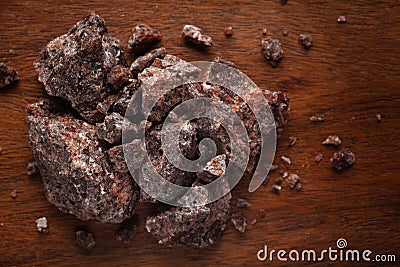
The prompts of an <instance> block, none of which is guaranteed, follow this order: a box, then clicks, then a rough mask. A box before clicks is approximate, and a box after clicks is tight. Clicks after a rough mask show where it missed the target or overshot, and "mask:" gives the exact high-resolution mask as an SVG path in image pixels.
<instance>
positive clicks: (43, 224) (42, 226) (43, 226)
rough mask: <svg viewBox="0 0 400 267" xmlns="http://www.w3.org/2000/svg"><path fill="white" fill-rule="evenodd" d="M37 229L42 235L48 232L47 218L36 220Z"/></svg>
mask: <svg viewBox="0 0 400 267" xmlns="http://www.w3.org/2000/svg"><path fill="white" fill-rule="evenodd" d="M36 228H37V230H38V231H39V232H41V233H46V232H48V225H47V218H46V217H42V218H39V219H37V220H36Z"/></svg>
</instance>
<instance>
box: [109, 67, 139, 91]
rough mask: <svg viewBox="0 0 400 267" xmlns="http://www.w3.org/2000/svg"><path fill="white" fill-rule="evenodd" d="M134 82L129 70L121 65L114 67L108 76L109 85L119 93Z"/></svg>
mask: <svg viewBox="0 0 400 267" xmlns="http://www.w3.org/2000/svg"><path fill="white" fill-rule="evenodd" d="M133 81H134V79H133V76H132V74H131V72H130V70H129V68H127V67H122V66H120V65H116V66H114V67H113V68H112V69H111V70H110V72H109V73H108V74H107V83H108V84H110V85H112V86H113V87H114V89H115V90H117V91H119V90H120V89H122V88H123V87H124V86H125V85H128V84H130V83H131V82H133Z"/></svg>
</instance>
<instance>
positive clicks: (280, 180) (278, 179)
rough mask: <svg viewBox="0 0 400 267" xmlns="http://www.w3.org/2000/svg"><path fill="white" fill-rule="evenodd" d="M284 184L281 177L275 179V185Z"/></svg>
mask: <svg viewBox="0 0 400 267" xmlns="http://www.w3.org/2000/svg"><path fill="white" fill-rule="evenodd" d="M282 182H283V179H282V178H281V177H278V178H276V179H275V184H276V185H281V184H282Z"/></svg>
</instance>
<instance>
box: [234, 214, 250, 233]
mask: <svg viewBox="0 0 400 267" xmlns="http://www.w3.org/2000/svg"><path fill="white" fill-rule="evenodd" d="M231 222H232V224H233V226H234V227H235V229H236V230H238V231H239V232H241V233H244V232H245V231H246V227H247V223H246V219H245V217H244V215H243V213H242V212H238V213H234V214H232V215H231Z"/></svg>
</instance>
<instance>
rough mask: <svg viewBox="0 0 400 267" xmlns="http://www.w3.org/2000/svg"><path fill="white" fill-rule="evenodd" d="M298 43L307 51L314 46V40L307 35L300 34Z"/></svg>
mask: <svg viewBox="0 0 400 267" xmlns="http://www.w3.org/2000/svg"><path fill="white" fill-rule="evenodd" d="M298 42H299V44H300V45H302V46H303V47H304V48H305V49H309V48H310V47H311V46H312V45H313V42H314V40H313V38H312V37H311V36H310V35H307V34H300V35H299V38H298Z"/></svg>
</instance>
